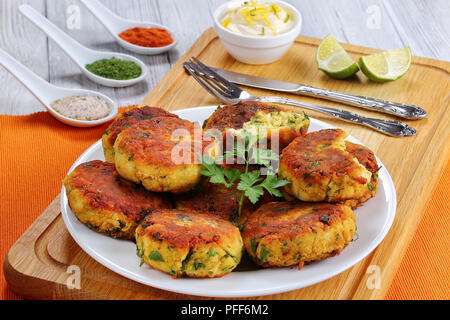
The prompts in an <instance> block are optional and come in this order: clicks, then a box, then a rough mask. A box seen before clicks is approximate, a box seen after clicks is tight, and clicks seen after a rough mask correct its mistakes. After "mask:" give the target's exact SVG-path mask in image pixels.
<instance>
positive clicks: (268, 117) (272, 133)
mask: <svg viewBox="0 0 450 320" xmlns="http://www.w3.org/2000/svg"><path fill="white" fill-rule="evenodd" d="M308 127H309V118H308V116H307V115H306V114H305V113H304V114H302V115H299V114H297V113H295V112H293V111H289V110H285V109H283V108H280V107H277V106H273V105H269V104H265V103H262V102H256V101H247V102H241V103H239V104H237V105H233V106H224V107H220V108H218V109H217V110H216V111H215V112H214V113H213V114H212V115H211V117H210V118H209V119H208V120H207V121H206V123H205V130H211V129H215V130H218V131H219V132H221V133H222V135H223V136H224V141H225V140H226V139H227V135H228V134H233V133H234V134H237V135H238V136H239V131H240V130H242V129H245V130H247V131H249V132H252V133H254V134H255V135H257V134H258V135H259V136H260V137H267V139H268V140H269V145H270V144H272V145H273V144H274V142H273V139H275V137H277V140H278V142H279V146H280V148H281V149H282V148H284V147H285V146H287V145H288V144H289V143H290V142H291V141H292V140H293V139H295V138H296V137H298V136H301V135H305V134H306V132H307V131H308Z"/></svg>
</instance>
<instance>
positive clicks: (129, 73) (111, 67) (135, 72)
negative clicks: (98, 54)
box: [86, 57, 142, 80]
mask: <svg viewBox="0 0 450 320" xmlns="http://www.w3.org/2000/svg"><path fill="white" fill-rule="evenodd" d="M86 69H87V70H88V71H90V72H92V73H93V74H96V75H97V76H100V77H103V78H107V79H114V80H130V79H135V78H137V77H139V76H140V75H141V74H142V69H141V67H140V66H139V65H138V64H136V63H135V62H133V61H127V60H120V59H116V58H114V57H113V58H111V59H102V60H98V61H95V62H93V63H91V64H88V65H86Z"/></svg>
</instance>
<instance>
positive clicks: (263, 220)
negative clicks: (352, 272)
mask: <svg viewBox="0 0 450 320" xmlns="http://www.w3.org/2000/svg"><path fill="white" fill-rule="evenodd" d="M296 215H297V216H296ZM295 216H296V217H295ZM355 232H356V220H355V216H354V214H353V212H352V211H351V209H350V208H349V207H348V206H345V205H342V204H330V203H300V202H271V203H267V204H265V205H263V206H261V207H260V208H259V209H258V210H257V211H255V212H254V213H253V214H252V215H250V217H249V218H248V220H247V223H246V224H245V229H244V230H243V232H242V237H243V239H244V243H245V248H246V250H247V252H248V254H249V255H250V256H251V258H252V259H253V261H254V262H255V263H256V264H258V265H260V266H262V267H282V266H292V265H297V264H299V265H300V266H302V265H303V263H304V262H310V261H317V260H322V259H326V258H328V257H332V256H335V255H338V254H339V253H340V252H341V251H342V250H343V249H344V248H345V247H346V246H347V245H348V243H350V242H351V240H352V238H353V236H354V234H355ZM315 249H316V250H315Z"/></svg>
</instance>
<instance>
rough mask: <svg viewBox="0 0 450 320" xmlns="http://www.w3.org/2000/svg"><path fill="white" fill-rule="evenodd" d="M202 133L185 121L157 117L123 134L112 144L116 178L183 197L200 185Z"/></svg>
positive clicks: (140, 123)
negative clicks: (182, 194)
mask: <svg viewBox="0 0 450 320" xmlns="http://www.w3.org/2000/svg"><path fill="white" fill-rule="evenodd" d="M202 149H203V145H202V130H201V128H200V127H199V126H197V127H196V128H194V124H193V123H192V122H190V121H187V120H182V119H179V118H173V117H172V118H171V117H157V118H153V119H151V120H143V121H140V122H139V123H137V124H135V125H133V126H131V127H130V128H128V129H126V130H124V131H122V133H120V134H119V136H118V137H117V139H116V142H115V144H114V150H115V163H116V168H117V171H118V172H119V174H120V175H121V176H122V177H124V178H126V179H128V180H130V181H133V182H135V183H142V185H143V186H144V187H145V188H146V189H147V190H150V191H154V192H172V193H183V192H187V191H189V190H191V189H193V188H194V187H195V185H196V184H197V183H199V182H200V177H201V174H200V170H201V169H202V166H201V164H200V163H199V157H200V155H201V153H202Z"/></svg>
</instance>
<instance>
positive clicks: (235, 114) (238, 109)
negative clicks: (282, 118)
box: [204, 101, 280, 132]
mask: <svg viewBox="0 0 450 320" xmlns="http://www.w3.org/2000/svg"><path fill="white" fill-rule="evenodd" d="M258 110H263V111H266V112H274V111H279V110H280V109H279V108H278V107H275V106H272V105H268V104H265V103H262V102H257V101H247V102H241V103H239V104H237V105H233V106H228V105H227V106H223V107H220V108H218V109H217V110H216V111H215V112H214V113H213V114H212V115H211V117H209V119H208V120H207V121H206V124H205V127H204V129H205V130H209V129H217V130H219V131H221V132H225V131H226V130H228V129H242V127H243V126H244V123H246V122H249V121H250V120H251V119H252V117H254V116H255V114H256V112H257V111H258Z"/></svg>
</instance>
